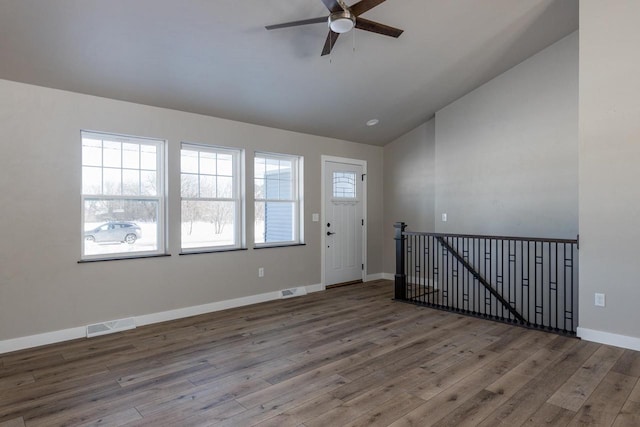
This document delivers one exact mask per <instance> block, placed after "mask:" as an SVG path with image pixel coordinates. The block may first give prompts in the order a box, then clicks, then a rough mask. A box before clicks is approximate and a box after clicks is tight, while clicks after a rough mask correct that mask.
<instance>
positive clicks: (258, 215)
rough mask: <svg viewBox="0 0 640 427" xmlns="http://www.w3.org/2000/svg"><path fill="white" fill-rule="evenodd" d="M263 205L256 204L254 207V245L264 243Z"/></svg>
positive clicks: (263, 203) (261, 203) (260, 203)
mask: <svg viewBox="0 0 640 427" xmlns="http://www.w3.org/2000/svg"><path fill="white" fill-rule="evenodd" d="M264 205H265V202H256V205H255V212H254V216H255V221H254V224H253V230H254V237H253V241H254V242H255V243H264Z"/></svg>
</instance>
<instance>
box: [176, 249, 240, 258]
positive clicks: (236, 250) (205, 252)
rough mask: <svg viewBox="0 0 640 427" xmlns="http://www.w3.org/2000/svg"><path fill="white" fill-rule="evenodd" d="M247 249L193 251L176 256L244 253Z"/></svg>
mask: <svg viewBox="0 0 640 427" xmlns="http://www.w3.org/2000/svg"><path fill="white" fill-rule="evenodd" d="M246 250H247V248H230V249H208V250H205V251H193V252H180V253H179V254H178V255H180V256H183V255H202V254H217V253H220V252H238V251H246Z"/></svg>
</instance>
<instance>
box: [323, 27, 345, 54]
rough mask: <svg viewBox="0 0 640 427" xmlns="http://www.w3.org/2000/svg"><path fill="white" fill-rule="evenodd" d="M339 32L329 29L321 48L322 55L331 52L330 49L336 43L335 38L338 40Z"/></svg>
mask: <svg viewBox="0 0 640 427" xmlns="http://www.w3.org/2000/svg"><path fill="white" fill-rule="evenodd" d="M339 35H340V34H338V33H334V32H333V31H331V30H329V34H328V35H327V41H325V42H324V48H323V49H322V55H320V56H325V55H328V54H330V53H331V49H333V47H334V46H335V45H336V40H338V36H339Z"/></svg>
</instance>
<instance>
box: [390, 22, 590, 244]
mask: <svg viewBox="0 0 640 427" xmlns="http://www.w3.org/2000/svg"><path fill="white" fill-rule="evenodd" d="M435 122H436V148H435V172H436V174H435V176H436V183H435V188H436V197H435V214H436V230H437V231H439V232H451V233H471V234H493V235H512V236H531V237H557V238H575V237H576V235H577V234H578V126H577V122H578V34H577V33H573V34H571V35H569V36H567V37H565V38H564V39H562V40H560V41H559V42H557V43H555V44H554V45H552V46H550V47H548V48H547V49H545V50H543V51H541V52H539V53H538V54H536V55H534V56H532V57H531V58H529V59H527V60H526V61H524V62H522V63H520V64H519V65H517V66H515V67H514V68H512V69H511V70H509V71H507V72H505V73H504V74H502V75H500V76H498V77H496V78H495V79H493V80H491V81H490V82H488V83H486V84H485V85H483V86H481V87H479V88H478V89H476V90H474V91H473V92H471V93H469V94H467V95H465V96H464V97H462V98H460V99H458V100H457V101H455V102H453V103H452V104H450V105H448V106H447V107H445V108H443V109H442V110H440V111H438V112H437V113H436V119H435ZM385 154H386V152H385ZM426 192H427V193H428V192H429V190H426ZM442 213H447V217H448V218H447V219H448V221H447V222H442V220H441V214H442Z"/></svg>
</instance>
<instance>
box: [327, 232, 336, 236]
mask: <svg viewBox="0 0 640 427" xmlns="http://www.w3.org/2000/svg"><path fill="white" fill-rule="evenodd" d="M332 234H336V233H332V232H330V231H327V236H331V235H332Z"/></svg>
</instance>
